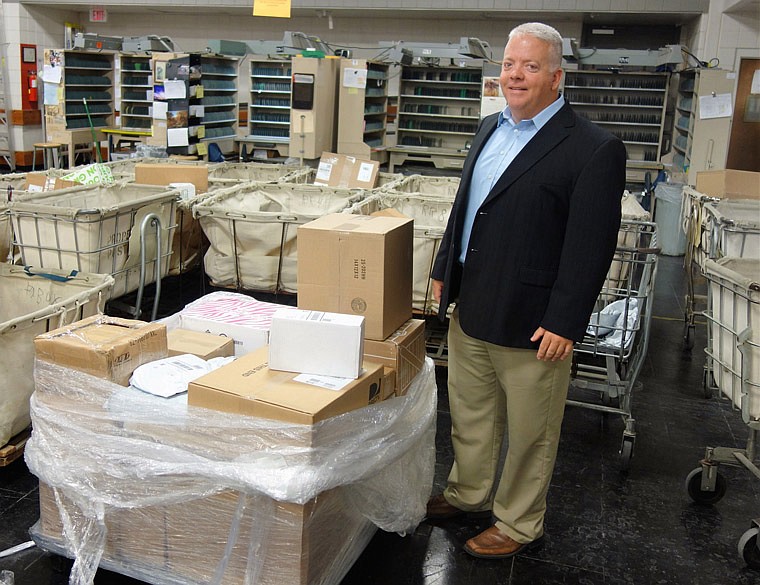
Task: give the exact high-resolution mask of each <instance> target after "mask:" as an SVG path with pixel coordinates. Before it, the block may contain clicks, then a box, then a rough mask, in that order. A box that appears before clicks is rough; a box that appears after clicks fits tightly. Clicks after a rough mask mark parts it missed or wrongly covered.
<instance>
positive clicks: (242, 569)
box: [38, 482, 376, 585]
mask: <svg viewBox="0 0 760 585" xmlns="http://www.w3.org/2000/svg"><path fill="white" fill-rule="evenodd" d="M241 500H242V503H244V504H245V505H244V506H241V505H240V504H241ZM62 501H63V502H64V504H65V505H66V510H67V511H69V512H71V511H72V510H74V512H75V517H74V518H73V520H74V521H75V522H77V521H80V522H81V520H80V515H79V514H77V512H76V508H75V507H73V506H72V504H73V502H71V501H70V500H68V499H67V498H66V497H65V496H64V497H63V499H62ZM105 524H106V529H107V531H106V542H105V549H104V553H103V561H104V562H106V563H116V564H122V565H126V566H128V567H131V568H133V569H136V570H138V571H140V572H141V573H143V574H146V575H147V574H151V575H153V576H154V577H155V578H156V579H157V582H172V583H174V582H177V583H180V582H186V583H211V582H214V581H215V579H217V578H219V577H221V581H219V582H221V583H225V584H226V585H244V584H245V583H248V581H247V580H246V572H253V573H255V574H256V575H257V577H256V580H255V582H256V583H257V584H258V585H283V584H285V583H287V584H288V585H311V584H313V583H325V582H329V583H336V582H337V581H338V580H339V579H340V578H341V577H342V574H343V573H345V571H347V570H348V569H349V568H350V567H351V565H352V564H353V561H354V560H355V559H356V558H357V557H358V556H359V555H360V554H361V552H362V550H364V547H365V546H366V544H367V542H368V541H369V539H370V537H371V536H372V535H373V534H374V532H375V530H376V528H375V526H374V525H373V524H372V523H371V522H370V521H369V520H367V519H366V518H364V517H363V516H362V513H361V510H360V509H359V508H358V507H357V506H356V505H354V503H353V502H352V500H350V499H349V498H348V497H347V495H346V488H343V487H339V488H336V489H332V490H329V491H326V492H323V493H321V494H319V495H318V496H316V497H315V498H313V499H311V500H309V501H308V502H306V503H305V504H303V505H299V504H292V503H288V502H278V501H276V500H273V499H271V498H268V497H266V496H261V495H245V494H241V493H240V492H235V491H222V492H220V493H218V494H214V495H211V496H208V497H205V498H193V499H187V500H184V501H181V502H178V503H175V504H169V505H159V506H147V507H145V508H125V509H114V508H108V509H107V511H106V515H105ZM38 529H39V531H40V534H41V535H42V536H43V537H44V538H45V539H46V540H52V541H54V542H59V543H60V542H62V538H63V525H62V523H61V518H60V511H59V507H58V503H57V501H56V499H55V495H54V493H53V490H52V488H50V487H49V486H48V485H46V484H45V483H44V482H40V523H39V524H38ZM235 538H236V540H234V542H233V539H235ZM228 547H229V548H228ZM251 550H254V551H255V553H256V554H255V555H250V551H251ZM225 557H226V564H225ZM220 567H221V568H220ZM218 571H219V573H218Z"/></svg>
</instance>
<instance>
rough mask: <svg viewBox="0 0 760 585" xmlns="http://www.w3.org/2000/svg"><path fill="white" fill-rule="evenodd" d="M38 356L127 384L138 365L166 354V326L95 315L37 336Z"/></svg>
mask: <svg viewBox="0 0 760 585" xmlns="http://www.w3.org/2000/svg"><path fill="white" fill-rule="evenodd" d="M34 351H35V354H36V357H37V358H38V359H41V360H44V361H47V362H51V363H54V364H58V365H61V366H65V367H68V368H72V369H74V370H79V371H80V372H85V373H87V374H92V375H93V376H97V377H99V378H104V379H106V380H110V381H111V382H115V383H116V384H121V385H122V386H128V385H129V378H130V376H131V375H132V372H134V371H135V369H136V368H137V367H138V366H141V365H142V364H145V363H148V362H152V361H155V360H158V359H161V358H165V357H167V344H166V326H165V325H162V324H158V323H146V322H144V321H134V320H131V319H120V318H118V317H109V316H107V315H95V316H92V317H88V318H87V319H82V320H81V321H77V322H76V323H72V324H71V325H66V326H65V327H61V328H59V329H55V330H53V331H51V332H49V333H44V334H43V335H38V336H37V337H36V338H35V339H34Z"/></svg>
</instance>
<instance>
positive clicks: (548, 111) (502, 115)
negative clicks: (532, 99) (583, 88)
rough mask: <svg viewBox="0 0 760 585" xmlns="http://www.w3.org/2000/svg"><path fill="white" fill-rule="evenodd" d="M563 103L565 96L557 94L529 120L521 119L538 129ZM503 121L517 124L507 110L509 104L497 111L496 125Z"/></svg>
mask: <svg viewBox="0 0 760 585" xmlns="http://www.w3.org/2000/svg"><path fill="white" fill-rule="evenodd" d="M563 105H565V98H564V97H562V94H560V95H558V96H557V99H556V100H554V101H553V102H552V103H551V104H549V105H548V106H546V107H545V108H544V109H543V110H541V111H540V112H539V113H538V114H536V115H535V116H533V118H531V119H529V120H523V123H525V122H528V123H532V124H533V125H534V126H535V127H536V129H537V130H540V129H541V128H542V127H543V126H544V124H546V123H547V122H548V121H549V120H550V119H551V117H552V116H553V115H554V114H556V113H557V112H559V111H560V109H562V106H563ZM505 122H508V123H509V124H510V125H511V126H517V124H515V122H514V120H512V112H510V110H509V106H507V107H506V108H504V109H503V110H502V111H501V112H499V119H498V122H497V123H496V127H497V128H498V127H500V126H501V125H502V124H504V123H505Z"/></svg>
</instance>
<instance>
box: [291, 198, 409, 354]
mask: <svg viewBox="0 0 760 585" xmlns="http://www.w3.org/2000/svg"><path fill="white" fill-rule="evenodd" d="M413 224H414V221H413V220H412V219H409V218H402V217H372V216H366V215H348V214H340V213H334V214H330V215H325V216H323V217H320V218H318V219H315V220H314V221H311V222H309V223H306V224H304V225H302V226H300V227H299V228H298V308H299V309H310V310H317V311H330V312H332V313H347V314H353V315H363V316H364V317H365V318H366V323H365V327H364V336H365V337H366V338H367V339H376V340H380V341H382V340H384V339H385V338H386V337H388V336H389V335H390V334H391V333H393V332H394V331H395V330H396V329H398V327H399V326H401V325H402V324H403V323H405V322H406V321H408V320H409V319H410V318H411V316H412V252H413V250H412V246H413V239H414V225H413Z"/></svg>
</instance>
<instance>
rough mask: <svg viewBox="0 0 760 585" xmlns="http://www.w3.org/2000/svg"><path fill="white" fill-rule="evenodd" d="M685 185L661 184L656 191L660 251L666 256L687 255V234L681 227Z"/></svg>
mask: <svg viewBox="0 0 760 585" xmlns="http://www.w3.org/2000/svg"><path fill="white" fill-rule="evenodd" d="M682 189H683V183H659V184H658V185H657V187H655V190H654V198H655V208H654V221H655V223H656V224H657V234H658V237H659V241H660V249H661V251H662V253H663V254H665V255H666V256H683V255H684V254H685V253H686V234H685V233H684V231H683V226H682V225H681V190H682Z"/></svg>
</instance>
